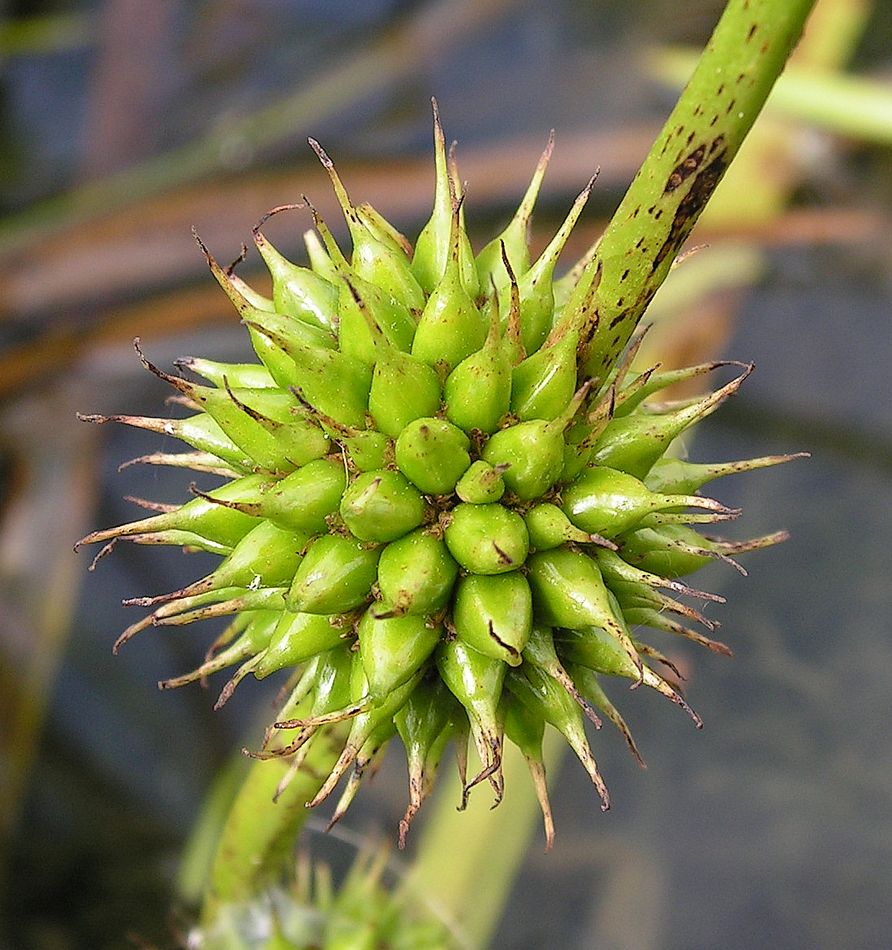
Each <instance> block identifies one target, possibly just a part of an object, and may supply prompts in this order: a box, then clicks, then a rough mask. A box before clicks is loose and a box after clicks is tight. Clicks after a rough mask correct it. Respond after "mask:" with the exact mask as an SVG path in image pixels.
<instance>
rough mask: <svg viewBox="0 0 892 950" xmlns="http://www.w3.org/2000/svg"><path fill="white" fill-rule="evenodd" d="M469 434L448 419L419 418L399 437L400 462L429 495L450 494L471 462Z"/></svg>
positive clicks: (414, 482)
mask: <svg viewBox="0 0 892 950" xmlns="http://www.w3.org/2000/svg"><path fill="white" fill-rule="evenodd" d="M470 446H471V443H470V441H469V440H468V437H467V436H466V435H465V434H464V432H462V430H461V429H459V428H458V427H457V426H454V425H453V424H452V423H451V422H447V421H446V420H445V419H432V418H426V419H415V420H414V421H413V422H410V423H409V424H408V425H407V426H406V428H405V429H403V431H402V432H401V433H400V436H399V438H398V439H397V440H396V464H397V465H398V466H399V469H400V471H401V472H402V473H403V475H405V476H406V478H408V479H409V481H411V482H412V483H413V484H414V485H416V486H417V487H418V488H420V489H421V491H423V492H424V493H425V494H427V495H448V494H449V493H450V492H452V491H453V489H454V488H455V485H456V482H457V481H458V480H459V478H461V476H462V475H463V474H464V473H465V471H466V469H467V467H468V466H469V465H470V464H471V456H470V455H469V454H468V449H469V448H470Z"/></svg>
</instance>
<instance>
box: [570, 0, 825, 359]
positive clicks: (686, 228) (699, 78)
mask: <svg viewBox="0 0 892 950" xmlns="http://www.w3.org/2000/svg"><path fill="white" fill-rule="evenodd" d="M813 5H814V0H729V2H728V5H727V6H726V8H725V12H724V13H723V15H722V18H721V20H720V21H719V23H718V25H717V26H716V28H715V32H714V33H713V35H712V37H711V39H710V41H709V43H708V45H707V47H706V49H705V50H704V52H703V54H702V56H701V57H700V61H699V63H698V64H697V68H696V69H695V70H694V74H693V75H692V76H691V78H690V80H689V81H688V84H687V86H686V87H685V89H684V92H683V93H682V94H681V98H680V99H679V100H678V103H677V105H676V106H675V108H674V109H673V111H672V114H671V115H670V116H669V118H668V119H667V121H666V124H665V125H664V127H663V130H662V131H661V133H660V135H659V137H658V138H657V141H656V142H655V143H654V145H653V147H652V148H651V150H650V152H649V153H648V156H647V158H646V159H645V161H644V164H643V165H642V166H641V169H640V170H639V172H638V174H637V175H636V176H635V179H634V181H633V182H632V184H631V186H630V187H629V190H628V191H627V192H626V195H625V197H624V198H623V200H622V203H621V204H620V206H619V208H618V209H617V211H616V213H615V214H614V216H613V218H612V220H611V222H610V224H609V225H608V226H607V230H606V231H605V232H604V234H603V236H602V237H601V240H600V243H599V245H598V248H597V251H596V253H595V255H594V257H593V259H592V260H591V262H590V263H589V264H588V265H587V266H586V268H585V270H584V271H583V274H582V277H581V279H580V281H579V283H578V285H577V287H576V288H575V290H574V291H573V293H572V294H571V296H570V298H569V300H568V301H567V305H566V307H565V311H564V326H566V325H568V324H572V325H575V326H578V327H579V328H580V329H581V330H582V333H581V341H580V350H581V356H582V358H583V361H584V366H585V370H586V372H587V373H588V374H589V375H592V376H599V375H603V373H604V371H605V368H606V367H607V366H609V365H610V364H611V363H612V362H613V360H614V359H615V357H616V356H617V354H618V353H619V352H620V351H621V350H622V349H623V347H624V346H625V345H626V343H627V342H628V340H629V337H630V336H631V335H632V332H633V330H634V329H635V327H636V325H637V324H638V321H639V320H640V319H641V316H642V314H643V313H644V310H645V308H646V307H647V305H648V303H650V300H651V298H652V297H653V295H654V294H655V293H656V291H657V288H658V287H659V286H660V284H662V282H663V280H664V279H665V278H666V276H667V274H668V273H669V270H670V268H671V267H672V262H673V260H674V259H675V257H676V255H677V254H678V252H679V250H680V249H681V246H682V245H683V244H684V242H685V240H686V239H687V237H688V234H689V233H690V231H691V229H692V228H693V226H694V224H695V222H696V221H697V218H698V217H699V216H700V212H701V211H702V210H703V208H704V207H705V205H706V202H707V201H708V200H709V198H710V196H711V195H712V193H713V191H714V190H715V188H716V186H717V185H718V183H719V181H721V178H722V175H723V174H724V173H725V170H726V169H727V167H728V165H729V164H730V163H731V160H732V159H733V158H734V156H735V155H736V154H737V151H738V149H739V148H740V145H741V143H742V142H743V140H744V138H745V137H746V134H747V133H748V132H749V130H750V128H751V127H752V124H753V122H755V120H756V116H757V115H758V114H759V111H760V110H761V108H762V106H763V105H764V103H765V100H766V98H767V97H768V93H769V92H770V91H771V88H772V86H773V85H774V82H775V80H776V79H777V77H778V76H779V75H780V73H781V71H782V70H783V68H784V64H785V62H786V60H787V57H788V56H789V54H790V52H791V51H792V49H793V46H794V45H795V43H796V41H797V39H798V38H799V35H800V33H801V32H802V27H803V24H804V23H805V19H806V17H807V16H808V13H809V11H810V10H811V8H812V6H813Z"/></svg>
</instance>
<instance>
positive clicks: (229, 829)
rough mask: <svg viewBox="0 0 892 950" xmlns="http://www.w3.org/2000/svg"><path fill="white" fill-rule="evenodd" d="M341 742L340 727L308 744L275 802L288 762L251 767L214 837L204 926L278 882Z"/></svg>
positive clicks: (342, 735)
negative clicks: (226, 907)
mask: <svg viewBox="0 0 892 950" xmlns="http://www.w3.org/2000/svg"><path fill="white" fill-rule="evenodd" d="M343 741H344V732H343V730H342V729H340V728H335V729H333V730H331V731H328V732H326V733H325V734H323V735H321V736H318V737H317V738H316V739H314V740H313V743H312V746H311V748H310V750H309V753H308V755H307V758H306V760H305V761H304V764H303V766H302V767H301V769H300V771H299V772H298V773H297V774H296V775H295V776H294V778H293V779H292V781H291V782H290V783H289V785H288V786H287V787H286V789H285V790H284V792H283V793H282V794H281V795H280V796H279V798H278V800H277V801H275V802H274V801H273V796H274V795H275V792H276V788H277V786H278V784H279V782H280V781H281V779H282V777H283V776H284V775H285V773H286V772H287V771H288V767H289V765H290V760H289V759H284V760H283V759H273V760H267V761H257V762H255V763H254V764H253V765H252V766H251V768H250V770H249V771H248V774H247V775H246V776H245V780H244V782H243V783H242V786H241V788H240V789H239V792H238V794H237V795H236V797H235V800H234V801H233V803H232V807H231V808H230V810H229V814H228V815H227V817H226V821H225V823H224V825H223V828H222V830H221V832H220V837H219V840H218V843H217V849H216V853H215V855H214V859H213V862H212V864H211V869H210V875H209V879H208V884H207V891H206V893H205V904H204V911H203V917H204V920H205V922H206V923H207V922H209V921H210V920H212V919H213V917H214V916H215V915H216V913H217V910H218V908H219V907H220V906H221V905H223V904H237V903H241V902H246V901H248V900H250V899H251V898H253V897H256V896H257V894H259V893H260V892H261V891H262V890H263V889H264V887H265V886H266V885H268V884H269V883H270V882H271V881H273V880H275V879H276V878H277V877H278V875H279V874H280V873H281V871H282V869H283V867H285V866H286V864H287V862H288V860H289V858H290V857H291V856H292V854H293V848H294V842H295V840H296V838H297V835H298V833H299V831H300V829H301V827H302V826H303V824H304V822H305V821H306V818H307V815H308V811H307V807H306V804H307V802H308V801H310V799H312V798H313V796H314V795H315V794H316V792H317V791H318V790H319V786H320V785H321V784H322V777H323V776H325V775H328V773H329V772H330V771H331V769H332V767H333V766H334V764H335V762H336V761H337V758H338V755H339V753H340V751H341V748H342V747H343Z"/></svg>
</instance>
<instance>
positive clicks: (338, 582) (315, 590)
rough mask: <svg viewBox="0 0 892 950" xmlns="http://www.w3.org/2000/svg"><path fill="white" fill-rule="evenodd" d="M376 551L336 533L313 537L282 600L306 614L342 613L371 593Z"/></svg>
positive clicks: (378, 553) (376, 562)
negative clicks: (314, 538) (286, 594)
mask: <svg viewBox="0 0 892 950" xmlns="http://www.w3.org/2000/svg"><path fill="white" fill-rule="evenodd" d="M379 555H380V551H379V550H378V549H376V548H367V547H365V546H363V544H361V543H360V542H359V541H356V540H355V539H353V538H344V537H341V536H340V535H337V534H327V535H323V536H322V537H321V538H317V539H316V540H315V541H314V542H313V543H312V545H310V548H309V550H308V551H307V553H306V556H305V557H304V559H303V561H301V564H300V567H299V568H298V569H297V573H296V574H295V575H294V582H293V583H292V585H291V590H290V591H289V592H288V597H287V598H286V602H287V604H288V607H289V609H291V610H296V611H303V612H304V613H308V614H333V613H343V612H345V611H347V610H352V609H353V608H354V607H358V606H359V605H360V604H361V603H362V602H363V601H364V600H366V598H367V597H369V595H370V594H371V590H372V584H374V582H375V577H376V575H377V568H378V557H379Z"/></svg>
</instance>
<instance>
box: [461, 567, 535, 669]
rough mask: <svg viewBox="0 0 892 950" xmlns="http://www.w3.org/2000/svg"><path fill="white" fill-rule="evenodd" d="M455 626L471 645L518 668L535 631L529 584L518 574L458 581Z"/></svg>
mask: <svg viewBox="0 0 892 950" xmlns="http://www.w3.org/2000/svg"><path fill="white" fill-rule="evenodd" d="M453 623H454V624H455V632H456V635H457V636H458V638H459V639H460V640H463V641H464V642H465V643H466V644H467V645H468V646H470V647H473V648H474V649H475V650H477V651H478V652H479V653H482V654H483V655H484V656H491V657H493V658H494V659H496V660H503V661H504V662H505V663H507V664H508V665H509V666H518V665H519V664H520V663H521V654H522V653H523V650H524V648H525V647H526V645H527V642H528V641H529V638H530V631H531V630H532V628H533V598H532V595H531V594H530V585H529V584H527V582H526V578H525V577H524V576H523V574H521V573H520V572H519V571H511V572H510V573H508V574H493V575H487V574H469V575H468V576H467V577H463V578H462V579H461V580H460V581H459V582H458V588H457V590H456V593H455V606H454V608H453Z"/></svg>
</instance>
